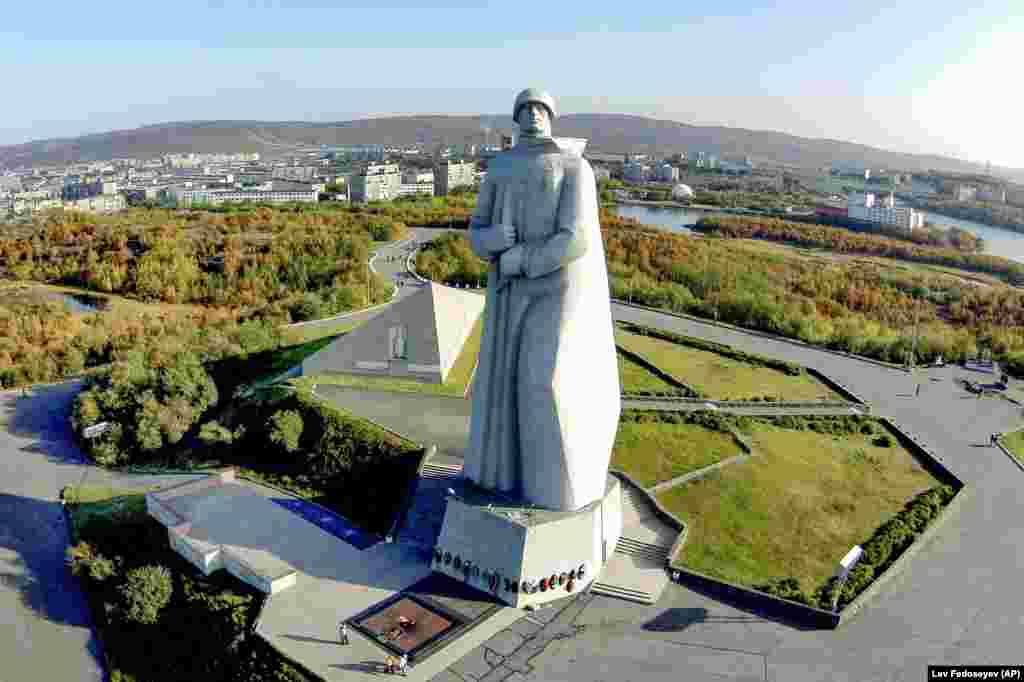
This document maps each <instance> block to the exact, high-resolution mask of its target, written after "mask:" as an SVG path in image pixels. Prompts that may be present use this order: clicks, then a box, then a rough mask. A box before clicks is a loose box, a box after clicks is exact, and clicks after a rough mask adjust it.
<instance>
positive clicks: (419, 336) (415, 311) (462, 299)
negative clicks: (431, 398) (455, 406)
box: [302, 282, 484, 384]
mask: <svg viewBox="0 0 1024 682" xmlns="http://www.w3.org/2000/svg"><path fill="white" fill-rule="evenodd" d="M483 310H484V297H483V296H482V295H480V294H477V293H473V292H471V291H465V290H460V289H453V288H451V287H446V286H441V285H439V284H436V283H434V282H430V283H429V284H427V285H426V286H424V287H423V288H422V289H420V290H419V291H417V292H416V293H415V294H412V295H411V296H408V297H406V298H403V299H401V300H400V301H398V302H396V303H394V304H392V305H390V306H388V307H387V308H386V309H385V310H384V311H383V312H382V313H381V314H379V315H377V316H376V317H374V318H372V319H371V320H369V321H367V322H366V323H365V324H364V325H363V326H361V327H358V328H356V329H354V330H353V331H351V332H349V333H348V334H346V335H344V336H342V337H341V338H339V339H336V340H335V341H333V342H332V343H331V344H330V345H328V346H326V347H325V348H323V349H322V350H320V351H319V352H317V353H315V354H313V355H311V356H310V357H308V358H306V359H305V360H303V362H302V374H303V375H304V376H310V375H316V374H365V375H376V376H393V377H399V378H403V379H415V380H418V381H425V382H429V383H437V384H440V383H444V382H445V380H446V379H447V378H448V373H449V372H450V371H451V369H452V366H453V365H454V364H455V361H456V360H457V359H458V357H459V353H460V352H462V347H463V345H464V344H465V343H466V340H467V339H468V338H469V335H470V333H472V331H473V325H474V324H476V322H477V320H478V319H480V315H481V313H483Z"/></svg>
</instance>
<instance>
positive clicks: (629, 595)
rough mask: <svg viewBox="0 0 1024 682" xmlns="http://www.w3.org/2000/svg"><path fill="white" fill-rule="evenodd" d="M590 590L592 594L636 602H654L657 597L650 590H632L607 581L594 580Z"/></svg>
mask: <svg viewBox="0 0 1024 682" xmlns="http://www.w3.org/2000/svg"><path fill="white" fill-rule="evenodd" d="M590 591H591V592H592V593H593V594H600V595H601V596H603V597H615V598H617V599H625V600H626V601H632V602H637V603H639V604H654V603H657V601H658V599H657V597H656V596H655V595H653V594H651V593H650V592H644V591H642V590H634V589H632V588H629V587H620V586H617V585H609V584H608V583H602V582H595V583H594V584H593V585H591V586H590Z"/></svg>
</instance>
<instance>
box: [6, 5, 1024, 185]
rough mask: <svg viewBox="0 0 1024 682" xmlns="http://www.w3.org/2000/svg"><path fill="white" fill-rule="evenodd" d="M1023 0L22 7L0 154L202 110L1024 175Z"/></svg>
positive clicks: (210, 114) (9, 34)
mask: <svg viewBox="0 0 1024 682" xmlns="http://www.w3.org/2000/svg"><path fill="white" fill-rule="evenodd" d="M1022 35H1024V3H1021V2H1020V1H1019V0H972V1H971V2H968V3H964V2H962V0H959V1H957V2H953V1H951V0H900V1H899V2H892V0H887V1H885V2H881V1H876V0H861V1H857V2H848V1H846V0H831V1H827V2H822V1H821V0H799V1H789V0H776V1H775V2H762V1H761V0H746V1H740V0H716V1H715V2H713V3H687V2H681V1H679V0H675V1H672V2H663V1H661V0H644V1H643V2H637V3H624V2H601V1H590V2H577V1H575V0H560V1H559V0H555V1H551V0H548V1H546V2H540V1H538V0H521V1H520V2H515V3H494V2H491V3H488V2H470V1H468V0H466V1H463V0H443V1H442V2H434V3H430V4H429V6H426V5H425V3H420V2H411V1H395V0H378V1H374V0H363V1H362V2H354V3H342V2H333V3H332V2H324V1H316V0H297V1H286V0H250V1H249V2H241V1H238V0H222V1H218V0H210V1H209V2H195V1H192V0H180V1H179V2H175V3H160V4H157V3H149V2H138V0H135V1H134V2H122V1H121V0H103V2H98V3H83V2H80V1H78V2H64V1H56V2H54V1H51V2H48V3H25V2H21V3H14V4H13V5H8V6H6V7H5V8H4V11H3V15H2V23H0V74H2V75H3V83H4V86H5V87H4V91H5V92H6V93H18V94H17V96H14V97H5V98H4V100H5V101H3V102H2V103H0V144H13V143H18V142H24V141H27V140H32V139H41V138H48V137H55V136H65V135H78V134H82V133H89V132H102V131H106V130H111V129H119V128H131V127H135V126H138V125H145V124H150V123H158V122H166V121H177V120H199V119H261V120H308V121H332V120H344V119H348V118H354V117H360V116H367V115H387V114H402V113H459V114H476V113H500V112H504V111H505V110H507V109H508V107H509V104H510V102H511V100H512V98H513V97H514V96H515V93H516V92H518V90H520V89H521V88H523V87H526V86H528V85H536V86H540V87H544V88H546V89H548V90H549V91H551V92H552V93H553V94H554V95H555V96H556V98H557V99H558V101H559V106H560V108H561V110H562V111H563V112H566V113H568V112H595V111H601V112H619V113H633V114H641V115H652V116H656V117H659V118H667V119H672V120H678V121H682V122H685V123H694V124H699V125H717V124H721V125H730V126H740V127H745V128H753V129H764V130H780V131H784V132H789V133H793V134H797V135H804V136H808V137H829V138H836V139H843V140H850V141H854V142H860V143H864V144H871V145H875V146H879V147H883V148H888V149H895V150H902V151H911V152H934V153H944V154H950V155H954V156H958V157H961V158H969V159H972V160H976V161H986V160H991V161H992V162H993V163H996V164H1000V165H1008V166H1014V167H1024V140H1018V139H1016V138H1017V137H1018V135H1017V133H1016V131H1017V128H1018V125H1019V124H1017V119H1018V118H1019V113H1018V112H1019V111H1020V110H1021V109H1022V107H1021V104H1024V101H1022V100H1021V95H1020V94H1019V92H1020V90H1021V88H1020V87H1019V85H1018V84H1017V83H1016V82H1015V81H1016V79H1015V78H1014V75H1013V74H1014V72H1016V71H1017V69H1018V65H1019V64H1020V63H1024V49H1022V46H1021V44H1022V43H1024V41H1021V40H1020V36H1022Z"/></svg>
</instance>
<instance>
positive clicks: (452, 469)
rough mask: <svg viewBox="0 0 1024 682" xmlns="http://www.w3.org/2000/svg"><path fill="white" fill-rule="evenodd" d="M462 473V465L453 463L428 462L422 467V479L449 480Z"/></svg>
mask: <svg viewBox="0 0 1024 682" xmlns="http://www.w3.org/2000/svg"><path fill="white" fill-rule="evenodd" d="M461 475H462V467H460V466H453V465H451V464H432V463H430V462H427V463H426V464H424V465H423V468H422V469H420V478H421V479H433V480H449V479H454V478H458V477H459V476H461Z"/></svg>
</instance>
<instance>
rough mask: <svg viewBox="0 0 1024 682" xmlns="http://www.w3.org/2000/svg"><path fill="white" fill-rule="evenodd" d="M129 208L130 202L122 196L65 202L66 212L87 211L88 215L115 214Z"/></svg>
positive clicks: (115, 195) (94, 197)
mask: <svg viewBox="0 0 1024 682" xmlns="http://www.w3.org/2000/svg"><path fill="white" fill-rule="evenodd" d="M127 206H128V202H127V201H126V200H125V197H124V195H122V194H97V195H94V196H90V197H85V198H82V199H75V200H72V201H65V202H64V210H65V211H85V212H87V213H114V212H116V211H123V210H124V209H125V208H127Z"/></svg>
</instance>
